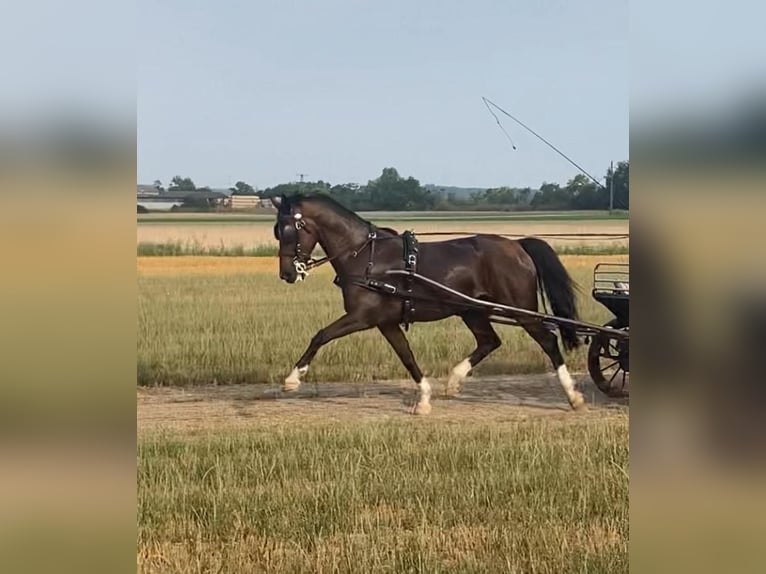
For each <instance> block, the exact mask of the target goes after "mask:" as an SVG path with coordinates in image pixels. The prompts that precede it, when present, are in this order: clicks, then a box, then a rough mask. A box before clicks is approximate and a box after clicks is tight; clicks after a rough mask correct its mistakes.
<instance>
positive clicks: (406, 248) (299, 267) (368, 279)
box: [280, 213, 418, 331]
mask: <svg viewBox="0 0 766 574" xmlns="http://www.w3.org/2000/svg"><path fill="white" fill-rule="evenodd" d="M293 219H294V222H295V223H294V225H295V231H296V236H295V255H294V257H293V265H294V266H295V270H296V272H297V273H298V276H299V277H300V279H301V280H302V279H303V278H305V277H306V276H307V275H308V273H309V271H311V270H312V269H315V268H317V267H320V266H322V265H324V264H325V263H331V262H332V261H334V260H336V259H338V258H340V257H343V256H344V255H351V257H353V258H356V257H358V256H359V255H360V254H361V253H362V252H363V251H364V250H365V249H367V248H368V247H369V256H368V259H367V265H366V267H365V270H364V277H363V278H361V279H357V278H353V277H349V278H347V280H346V282H348V283H352V284H354V285H357V286H359V287H364V288H365V289H370V290H372V291H376V292H379V293H384V294H387V295H396V294H397V292H398V289H397V287H396V286H395V285H391V284H390V283H385V282H382V281H379V280H377V279H375V278H373V277H372V276H371V273H372V268H373V266H374V265H375V243H376V242H377V241H381V240H385V239H397V238H398V237H401V239H402V259H403V261H404V269H405V271H406V272H407V275H406V277H405V278H404V290H405V292H406V295H403V296H401V297H402V318H401V324H402V326H403V327H404V329H405V331H406V330H409V327H410V324H411V323H413V322H414V321H413V319H414V313H415V305H414V301H415V299H416V298H415V297H413V296H412V287H413V284H414V280H413V275H412V274H413V273H416V272H417V269H418V240H417V237H416V236H415V232H413V231H405V232H403V233H402V234H401V235H399V236H397V235H393V236H391V237H379V236H378V233H377V230H376V228H375V227H374V226H373V225H372V224H370V227H369V231H368V233H367V238H366V239H365V241H364V243H362V244H361V245H359V246H357V247H351V248H349V249H346V250H345V251H341V252H340V253H336V254H335V255H333V256H332V257H329V256H327V255H325V256H324V257H320V258H319V259H314V258H313V257H311V256H310V255H307V254H304V252H303V251H302V249H301V242H300V235H299V234H298V233H297V232H298V231H299V230H301V229H303V228H304V227H305V226H306V222H305V221H303V216H302V215H301V214H300V213H296V214H295V215H294V216H293ZM280 254H281V255H283V254H282V253H281V252H280ZM343 282H344V279H343V278H341V277H340V276H337V275H336V277H335V279H333V283H334V284H335V285H337V286H338V287H340V286H342V283H343Z"/></svg>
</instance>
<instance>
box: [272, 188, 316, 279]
mask: <svg viewBox="0 0 766 574" xmlns="http://www.w3.org/2000/svg"><path fill="white" fill-rule="evenodd" d="M271 203H273V204H274V207H276V208H277V222H276V223H275V224H274V238H275V239H276V240H277V241H279V277H280V279H282V280H283V281H287V282H288V283H295V282H296V281H303V280H304V279H305V278H306V276H307V275H308V269H307V268H306V265H307V264H308V262H309V260H310V259H311V252H312V251H313V250H314V247H315V246H316V244H317V235H316V230H315V229H314V226H313V222H312V221H311V220H310V218H308V217H304V214H303V213H301V210H300V204H299V203H298V202H296V201H295V200H294V199H293V200H291V199H290V198H288V197H286V196H284V195H283V196H281V197H272V198H271Z"/></svg>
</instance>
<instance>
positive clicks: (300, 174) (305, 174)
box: [295, 173, 308, 183]
mask: <svg viewBox="0 0 766 574" xmlns="http://www.w3.org/2000/svg"><path fill="white" fill-rule="evenodd" d="M295 175H297V176H298V177H300V178H301V183H303V178H304V177H305V176H307V175H308V174H307V173H296V174H295Z"/></svg>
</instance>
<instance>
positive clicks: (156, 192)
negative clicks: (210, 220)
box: [136, 184, 226, 211]
mask: <svg viewBox="0 0 766 574" xmlns="http://www.w3.org/2000/svg"><path fill="white" fill-rule="evenodd" d="M136 199H137V203H138V206H140V207H141V208H142V209H143V210H147V211H173V210H174V209H178V208H179V207H181V206H182V205H184V204H186V205H195V206H197V207H203V206H204V207H220V206H223V205H224V200H225V199H226V194H224V193H221V192H218V191H211V190H206V189H205V190H199V189H198V190H195V191H162V190H160V189H157V188H156V187H154V186H153V185H141V184H139V185H138V189H137V194H136ZM142 209H139V211H141V210H142Z"/></svg>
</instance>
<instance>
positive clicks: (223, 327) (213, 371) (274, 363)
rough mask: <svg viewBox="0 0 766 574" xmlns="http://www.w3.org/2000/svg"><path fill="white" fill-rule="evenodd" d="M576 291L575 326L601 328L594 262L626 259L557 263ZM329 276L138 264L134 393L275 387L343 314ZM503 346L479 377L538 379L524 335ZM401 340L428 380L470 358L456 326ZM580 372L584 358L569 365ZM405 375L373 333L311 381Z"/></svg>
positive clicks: (209, 262) (418, 330)
mask: <svg viewBox="0 0 766 574" xmlns="http://www.w3.org/2000/svg"><path fill="white" fill-rule="evenodd" d="M563 260H564V262H565V265H566V266H567V268H568V269H569V270H570V272H571V274H572V276H573V277H574V279H575V281H576V282H577V283H578V284H579V285H580V286H581V293H580V295H581V297H580V310H581V316H582V317H583V319H585V320H587V321H592V322H595V323H599V324H601V323H604V322H606V321H607V320H608V319H610V316H609V312H608V311H607V310H606V309H604V308H603V307H602V306H601V305H599V304H598V303H596V302H594V301H593V300H592V299H591V297H590V287H591V275H592V272H593V267H594V265H595V264H596V262H597V261H602V260H609V261H625V260H627V257H626V256H611V257H608V256H597V257H591V256H566V257H564V258H563ZM332 277H333V275H332V273H331V269H330V268H329V267H325V268H321V269H320V270H318V271H316V272H315V273H314V274H312V275H311V276H310V277H309V279H308V281H307V282H306V283H303V284H297V285H292V286H288V285H286V284H284V283H283V282H281V281H280V280H279V279H278V277H277V261H276V259H273V258H263V257H259V258H248V257H236V258H222V257H140V258H138V290H139V300H138V313H139V315H138V382H139V384H141V385H187V384H200V383H219V384H220V383H276V382H278V381H281V380H282V379H283V378H284V377H285V376H286V374H287V373H288V372H289V371H290V369H291V368H292V366H293V364H294V363H295V361H296V360H297V359H298V357H299V356H300V355H301V354H302V352H303V350H304V349H305V347H306V346H307V345H308V343H309V341H310V339H311V337H313V335H314V334H315V333H316V332H317V331H318V330H319V329H320V328H322V327H324V326H326V325H327V324H329V323H330V322H331V321H333V320H334V319H336V318H337V317H339V316H340V315H342V314H343V310H342V298H341V294H340V291H339V290H338V289H337V288H336V287H335V286H334V285H332V283H331V279H332ZM498 330H499V332H500V335H501V337H502V339H503V341H504V343H505V344H504V345H503V346H502V347H501V348H500V349H498V350H497V351H496V352H495V353H494V354H493V355H492V356H491V357H490V358H489V359H487V360H486V361H485V362H484V363H482V364H481V365H480V366H479V367H478V368H477V369H476V373H477V374H499V373H503V374H513V373H536V372H543V371H547V370H549V369H550V366H549V364H548V359H547V357H546V356H545V355H544V354H543V353H542V351H541V350H540V349H539V348H538V347H537V345H536V344H535V343H534V342H533V341H532V340H531V338H529V336H528V335H527V334H526V333H524V332H523V331H522V330H521V329H518V328H513V327H498ZM408 337H409V339H410V341H411V345H412V348H413V351H414V353H415V356H416V358H417V359H418V361H419V363H420V365H421V367H422V368H423V370H424V371H425V373H426V374H427V375H431V376H435V377H443V376H444V375H446V374H447V373H448V371H449V369H450V368H451V367H452V366H454V364H456V363H457V362H459V361H460V360H462V359H463V358H465V357H466V356H467V355H468V354H469V353H470V352H471V351H472V350H473V348H474V340H473V336H472V335H471V333H470V331H468V329H467V328H465V326H464V325H463V324H462V322H461V321H460V320H459V319H456V318H452V319H449V320H446V321H441V322H438V323H430V324H416V325H414V326H413V327H412V329H411V330H410V332H409V334H408ZM568 362H569V364H570V368H572V369H573V370H575V371H577V370H583V369H584V350H579V351H577V352H576V353H574V354H573V355H572V356H571V357H570V358H569V360H568ZM406 376H407V373H406V371H405V370H404V368H403V367H402V366H401V364H400V363H399V360H398V359H397V358H396V356H395V355H394V353H393V351H392V350H391V349H390V348H389V347H388V346H387V345H386V344H385V343H384V342H383V339H382V338H381V335H380V334H379V333H378V332H377V331H367V332H363V333H357V334H354V335H351V336H349V337H345V338H343V339H340V340H338V341H334V342H333V343H331V344H329V345H327V346H326V347H324V348H323V349H322V350H321V351H320V352H319V355H318V356H317V358H316V359H315V361H314V362H313V363H312V367H311V369H310V370H309V374H308V376H307V380H309V381H312V380H314V381H370V380H375V379H391V378H406Z"/></svg>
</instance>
